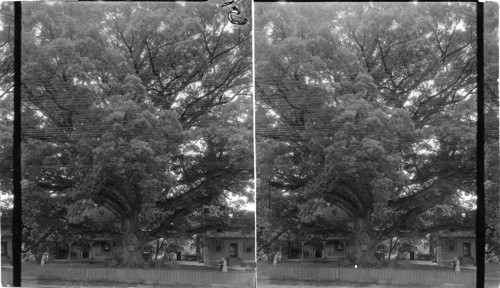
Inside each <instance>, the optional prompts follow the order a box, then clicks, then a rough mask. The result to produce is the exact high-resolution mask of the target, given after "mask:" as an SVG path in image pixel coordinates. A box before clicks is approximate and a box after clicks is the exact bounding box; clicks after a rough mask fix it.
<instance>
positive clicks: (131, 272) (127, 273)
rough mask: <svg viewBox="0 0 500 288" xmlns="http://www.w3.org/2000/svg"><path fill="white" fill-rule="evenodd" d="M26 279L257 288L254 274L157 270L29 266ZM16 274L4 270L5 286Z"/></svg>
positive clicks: (25, 270)
mask: <svg viewBox="0 0 500 288" xmlns="http://www.w3.org/2000/svg"><path fill="white" fill-rule="evenodd" d="M22 278H25V279H27V278H31V279H33V278H55V279H67V280H82V281H91V280H104V281H106V280H107V281H118V282H130V283H132V282H135V283H138V282H141V283H151V284H201V285H205V284H222V285H232V286H234V287H254V286H255V272H254V271H244V272H243V271H241V272H240V271H238V272H228V273H222V272H220V271H203V270H157V269H115V268H83V267H71V268H69V267H60V266H55V265H54V266H52V265H45V266H43V267H40V266H33V265H26V266H23V268H22ZM11 279H12V270H6V269H2V284H4V285H9V284H11V282H12V280H11Z"/></svg>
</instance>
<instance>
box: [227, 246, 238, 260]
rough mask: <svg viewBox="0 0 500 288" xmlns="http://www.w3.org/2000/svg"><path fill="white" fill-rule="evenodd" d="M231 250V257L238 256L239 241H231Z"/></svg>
mask: <svg viewBox="0 0 500 288" xmlns="http://www.w3.org/2000/svg"><path fill="white" fill-rule="evenodd" d="M229 252H230V256H231V257H238V243H230V244H229Z"/></svg>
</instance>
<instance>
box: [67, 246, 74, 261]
mask: <svg viewBox="0 0 500 288" xmlns="http://www.w3.org/2000/svg"><path fill="white" fill-rule="evenodd" d="M66 243H68V246H69V248H68V260H70V259H71V245H72V244H73V242H66Z"/></svg>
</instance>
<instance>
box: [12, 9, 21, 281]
mask: <svg viewBox="0 0 500 288" xmlns="http://www.w3.org/2000/svg"><path fill="white" fill-rule="evenodd" d="M21 13H22V11H21V2H19V1H16V2H14V135H13V139H14V143H13V149H12V150H13V154H14V155H13V163H12V174H13V175H12V180H13V187H12V188H13V194H14V208H13V211H12V266H13V273H12V277H13V282H12V284H13V286H14V287H21V243H22V231H23V230H22V229H23V228H22V224H23V223H22V221H23V219H22V217H23V216H22V199H21V197H22V191H21V24H22V21H21Z"/></svg>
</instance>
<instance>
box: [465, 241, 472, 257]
mask: <svg viewBox="0 0 500 288" xmlns="http://www.w3.org/2000/svg"><path fill="white" fill-rule="evenodd" d="M463 245H464V246H463V248H464V249H463V251H464V257H470V254H471V253H470V242H464V244H463Z"/></svg>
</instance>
